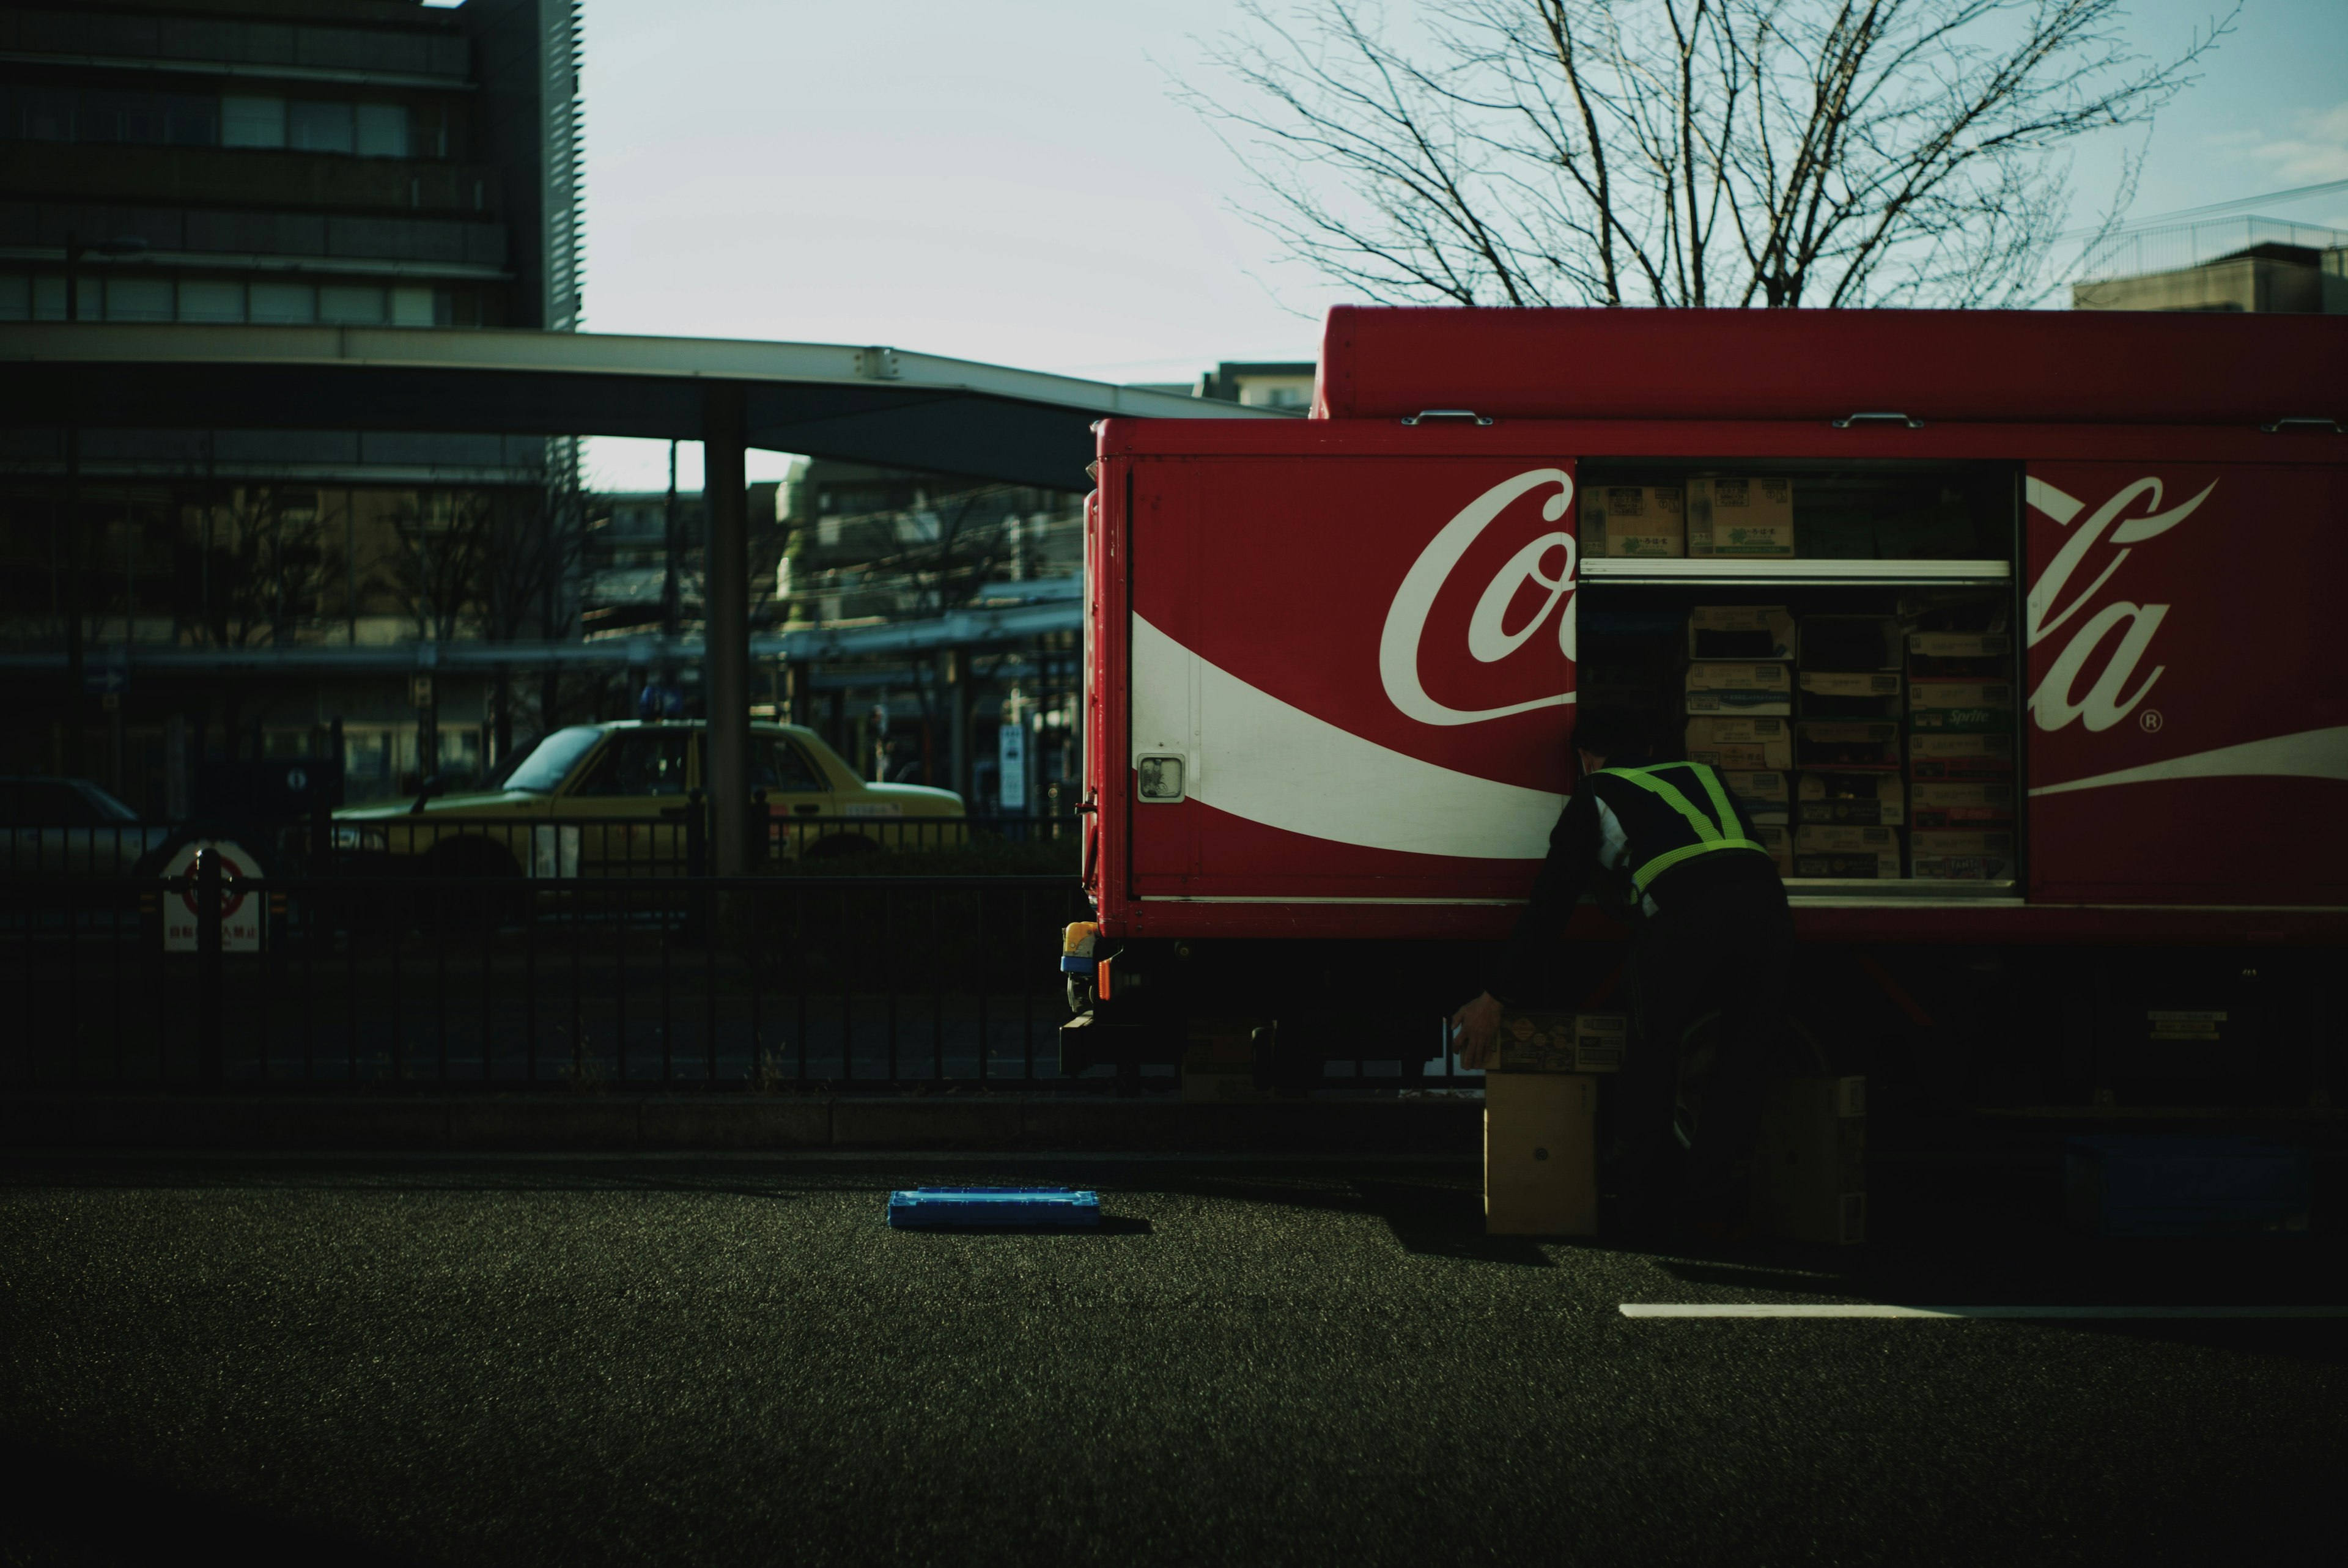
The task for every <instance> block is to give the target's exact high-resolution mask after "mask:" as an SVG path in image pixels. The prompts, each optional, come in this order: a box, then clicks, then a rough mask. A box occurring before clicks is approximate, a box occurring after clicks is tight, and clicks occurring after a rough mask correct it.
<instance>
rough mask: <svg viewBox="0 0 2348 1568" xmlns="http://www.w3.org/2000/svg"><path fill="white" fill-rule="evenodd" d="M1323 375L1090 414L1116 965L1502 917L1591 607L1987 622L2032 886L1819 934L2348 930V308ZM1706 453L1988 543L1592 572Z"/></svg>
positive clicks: (1093, 708)
mask: <svg viewBox="0 0 2348 1568" xmlns="http://www.w3.org/2000/svg"><path fill="white" fill-rule="evenodd" d="M1320 378H1321V379H1320V386H1319V390H1318V394H1317V396H1316V402H1315V408H1314V414H1315V417H1313V418H1311V419H1306V420H1297V421H1292V422H1281V423H1272V422H1262V423H1257V422H1245V423H1242V422H1235V421H1219V420H1200V421H1195V422H1193V421H1134V420H1110V421H1107V422H1105V423H1104V424H1103V425H1101V426H1100V430H1099V454H1100V464H1099V467H1098V490H1097V494H1096V496H1095V497H1094V503H1093V506H1092V508H1091V513H1090V523H1089V528H1088V546H1087V548H1088V559H1087V568H1088V578H1087V581H1088V585H1089V586H1088V591H1089V594H1090V605H1089V616H1088V620H1087V625H1086V638H1087V647H1086V682H1087V692H1086V724H1087V734H1086V747H1085V755H1086V767H1087V770H1088V776H1087V779H1086V790H1087V795H1088V799H1089V801H1090V804H1091V806H1092V811H1093V815H1091V816H1090V817H1089V819H1088V832H1089V834H1090V835H1091V837H1090V839H1089V842H1088V845H1087V856H1086V865H1087V879H1088V891H1089V892H1090V893H1091V894H1092V896H1093V897H1094V899H1095V902H1096V906H1097V909H1098V912H1099V917H1100V922H1101V930H1102V934H1103V936H1104V937H1105V938H1109V939H1110V940H1111V941H1112V942H1114V941H1117V940H1128V941H1141V940H1147V939H1150V938H1174V939H1177V940H1183V941H1190V940H1200V941H1208V940H1223V939H1231V940H1241V939H1256V938H1282V939H1298V938H1304V939H1313V938H1319V939H1333V940H1345V941H1352V940H1362V939H1378V940H1381V941H1395V942H1423V941H1426V940H1430V939H1441V940H1446V941H1457V939H1460V938H1495V937H1498V936H1500V935H1501V934H1503V933H1504V932H1505V931H1506V930H1507V929H1508V927H1509V923H1510V922H1511V921H1512V919H1513V918H1514V917H1515V913H1516V911H1517V909H1518V908H1519V907H1520V904H1521V901H1522V899H1523V897H1525V894H1526V891H1527V889H1528V887H1529V883H1530V880H1531V878H1532V876H1533V874H1534V871H1535V869H1536V868H1537V866H1538V865H1539V862H1540V856H1541V855H1542V853H1543V851H1544V849H1545V847H1546V839H1547V834H1548V830H1549V828H1550V825H1551V824H1552V823H1553V822H1554V820H1555V818H1556V816H1557V814H1558V812H1559V810H1560V807H1561V805H1562V804H1563V801H1564V799H1565V798H1566V796H1567V794H1568V793H1569V792H1570V789H1571V787H1572V783H1573V781H1572V776H1571V772H1570V767H1571V764H1570V760H1569V759H1570V747H1569V744H1568V741H1569V738H1570V733H1571V727H1572V723H1573V717H1574V714H1575V712H1577V703H1578V702H1579V700H1580V699H1581V696H1582V695H1583V694H1584V692H1585V688H1586V682H1585V671H1584V669H1583V658H1582V655H1583V654H1584V653H1585V652H1586V651H1587V650H1588V648H1589V647H1590V646H1591V637H1592V635H1593V633H1592V627H1593V626H1596V625H1598V624H1600V622H1601V621H1604V622H1605V623H1606V624H1610V625H1611V624H1616V623H1621V624H1630V621H1631V620H1635V619H1636V617H1637V616H1639V615H1647V616H1649V617H1650V619H1652V618H1653V614H1655V613H1659V612H1664V611H1671V612H1684V610H1685V609H1686V608H1687V607H1688V606H1689V605H1690V604H1692V603H1712V602H1733V603H1739V604H1756V603H1769V602H1773V601H1783V600H1789V599H1792V600H1798V599H1800V598H1801V596H1803V595H1805V594H1807V595H1809V596H1810V602H1811V603H1812V604H1813V605H1814V606H1816V605H1826V606H1828V607H1829V608H1840V607H1844V606H1846V605H1848V606H1851V607H1856V608H1859V609H1862V610H1867V611H1869V612H1872V611H1873V610H1876V609H1879V608H1883V609H1885V610H1886V612H1887V613H1889V607H1892V606H1894V605H1895V604H1897V605H1900V606H1908V605H1914V604H1924V605H1931V604H1937V603H1940V602H1941V601H1942V600H1946V599H1948V598H1949V596H1951V595H1960V596H1962V595H1965V594H1970V595H1972V600H1968V601H1967V602H1969V603H1971V604H1972V605H1973V606H1974V609H1975V612H1976V613H1980V612H1981V610H1982V607H1984V606H1987V607H1991V608H1992V609H1993V610H1994V612H1995V617H1996V619H1995V624H1997V625H1999V626H2002V627H2003V628H2005V629H2006V630H2008V631H2010V633H2011V634H2012V638H2013V648H2014V651H2015V655H2016V661H2017V662H2016V665H2015V667H2014V669H2013V678H2014V679H2015V682H2016V683H2017V690H2016V692H2015V693H2014V708H2015V717H2014V729H2015V732H2016V743H2015V746H2014V759H2013V774H2012V775H2011V776H2012V778H2013V784H2014V797H2015V799H2016V800H2017V801H2018V802H2019V803H2020V810H2019V812H2018V814H2017V817H2018V819H2017V820H2016V821H2015V822H2013V825H2012V832H2013V835H2014V837H2015V838H2016V839H2017V840H2018V846H2017V849H2016V854H2015V866H2016V869H2015V872H2014V875H2013V876H2012V877H2011V878H2001V879H1999V880H1996V881H1993V882H1987V881H1984V882H1971V883H1968V882H1962V881H1942V880H1937V879H1931V878H1924V879H1915V878H1905V879H1900V880H1897V881H1889V880H1887V881H1883V882H1880V883H1878V884H1867V883H1853V882H1847V881H1838V880H1831V879H1828V880H1818V881H1806V880H1804V879H1799V878H1797V879H1795V880H1793V881H1792V882H1790V883H1789V886H1790V887H1791V890H1792V891H1793V893H1794V897H1795V907H1796V911H1797V927H1798V928H1799V929H1800V931H1801V932H1802V934H1803V936H1804V937H1805V938H1807V939H1809V940H1811V941H1820V942H1833V941H1849V942H1858V941H1865V942H1900V941H1913V942H1961V943H2003V944H2036V943H2050V942H2066V943H2080V942H2084V943H2100V944H2113V945H2121V946H2127V945H2133V944H2142V943H2187V944H2209V945H2215V946H2224V945H2229V944H2240V943H2256V944H2271V943H2284V944H2310V943H2312V944H2332V943H2337V942H2339V941H2341V940H2342V939H2343V938H2348V836H2343V835H2342V834H2341V833H2340V832H2338V831H2337V828H2336V824H2337V823H2338V822H2339V821H2340V820H2341V819H2342V816H2343V812H2348V675H2343V653H2342V646H2341V645H2342V644H2343V641H2348V616H2343V613H2342V603H2343V592H2348V435H2343V434H2342V433H2341V426H2342V425H2348V319H2339V318H2321V317H2317V318H2309V317H2292V318H2283V317H2217V316H2150V315H2137V314H2117V313H2108V314H2107V313H2078V314H2055V313H1930V312H1915V313H1857V312H1852V313H1836V312H1816V313H1809V312H1730V311H1722V312H1653V311H1619V312H1598V311H1460V310H1391V311H1389V310H1368V309H1340V310H1337V311H1334V312H1333V313H1331V316H1330V319H1329V323H1328V326H1327V336H1326V343H1325V346H1324V351H1323V359H1322V362H1321V370H1320ZM1429 410H1454V411H1458V410H1465V411H1472V413H1473V414H1474V415H1475V416H1476V419H1468V418H1463V417H1456V416H1445V417H1436V418H1427V419H1423V420H1416V422H1414V420H1415V416H1416V415H1420V414H1421V413H1422V412H1423V411H1429ZM1854 415H1860V416H1866V415H1873V416H1875V417H1859V418H1854V417H1853V416H1854ZM1887 415H1899V416H1900V417H1897V418H1892V417H1886V416H1887ZM1477 420H1482V421H1486V422H1485V423H1478V422H1477ZM2335 421H2336V422H2337V423H2336V424H2335V423H2333V422H2335ZM1699 470H1701V471H1705V472H1715V473H1717V472H1723V471H1726V472H1737V471H1750V472H1755V473H1765V474H1766V473H1779V474H1786V475H1789V476H1793V477H1794V483H1795V485H1796V486H1797V487H1800V486H1803V485H1805V484H1809V483H1811V482H1812V478H1815V480H1816V482H1817V483H1818V484H1821V485H1823V484H1828V483H1844V482H1846V481H1848V482H1853V483H1877V482H1879V483H1882V484H1924V485H1928V486H1929V485H1932V484H1939V485H1941V486H1943V487H1944V488H1943V489H1942V490H1941V495H1942V496H1944V497H1946V496H1949V495H1953V494H1956V493H1957V488H1962V491H1963V494H1964V495H1966V496H1968V497H1973V499H1972V500H1971V501H1969V502H1967V503H1966V504H1967V505H1969V506H1971V507H1972V513H1971V514H1970V515H1971V517H1972V519H1973V521H1972V526H1975V527H1977V528H1979V529H1980V530H1981V534H1980V537H1981V538H1983V539H1985V540H1987V541H1988V542H1987V543H1986V544H1985V545H1984V546H1982V548H1980V549H1979V550H1977V551H1975V552H1974V553H1972V554H1969V555H1964V556H1951V555H1949V554H1948V553H1946V551H1945V550H1943V551H1941V552H1938V553H1935V554H1933V555H1931V556H1929V557H1918V558H1915V559H1768V560H1747V559H1727V558H1705V559H1669V560H1638V559H1620V558H1615V557H1608V556H1599V555H1593V554H1591V553H1589V552H1588V551H1587V550H1585V548H1583V546H1584V543H1585V541H1584V540H1583V538H1582V533H1583V519H1584V516H1585V507H1584V502H1585V497H1586V495H1587V489H1586V487H1590V486H1594V485H1597V484H1601V483H1606V482H1610V477H1623V476H1630V477H1637V476H1638V475H1639V474H1641V473H1643V472H1646V473H1658V472H1659V473H1669V474H1679V473H1684V472H1696V471H1699ZM1804 476H1809V477H1812V478H1806V477H1804ZM1852 476H1857V478H1856V479H1855V480H1854V479H1852V478H1851V477H1852ZM1948 487H1957V488H1948ZM1981 497H1987V499H1986V500H1983V499H1981ZM1870 595H1872V596H1874V597H1872V598H1869V596H1870ZM1610 607H1612V608H1610ZM1625 617H1628V618H1630V620H1626V619H1625ZM1593 618H1597V619H1593ZM1642 624H1644V623H1642ZM1584 918H1585V920H1594V919H1595V915H1594V912H1591V913H1588V914H1586V915H1585V917H1584ZM1592 928H1593V929H1594V928H1596V927H1592Z"/></svg>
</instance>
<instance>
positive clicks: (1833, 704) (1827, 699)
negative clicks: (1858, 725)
mask: <svg viewBox="0 0 2348 1568" xmlns="http://www.w3.org/2000/svg"><path fill="white" fill-rule="evenodd" d="M1800 686H1801V711H1802V717H1804V718H1805V719H1846V720H1856V721H1860V722H1866V721H1870V720H1885V719H1897V718H1898V717H1900V707H1901V704H1900V676H1899V674H1898V673H1897V672H1896V671H1889V670H1876V671H1832V670H1826V671H1810V670H1805V671H1802V673H1801V676H1800Z"/></svg>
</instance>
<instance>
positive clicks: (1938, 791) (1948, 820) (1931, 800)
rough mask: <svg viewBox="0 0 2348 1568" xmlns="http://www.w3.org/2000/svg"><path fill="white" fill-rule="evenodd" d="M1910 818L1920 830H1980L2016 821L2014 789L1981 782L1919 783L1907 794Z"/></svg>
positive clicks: (2004, 785)
mask: <svg viewBox="0 0 2348 1568" xmlns="http://www.w3.org/2000/svg"><path fill="white" fill-rule="evenodd" d="M1908 797H1909V807H1908V810H1909V815H1910V817H1911V818H1912V819H1913V821H1914V823H1915V825H1916V826H1918V827H1977V826H1980V825H1984V824H1995V823H2010V822H2012V821H2013V810H2014V801H2013V785H2012V784H2005V783H1993V782H1989V781H1985V780H1980V779H1971V780H1966V781H1964V782H1962V783H1948V782H1945V781H1942V782H1925V781H1919V782H1918V783H1917V784H1915V785H1914V786H1913V787H1912V788H1910V790H1909V792H1908Z"/></svg>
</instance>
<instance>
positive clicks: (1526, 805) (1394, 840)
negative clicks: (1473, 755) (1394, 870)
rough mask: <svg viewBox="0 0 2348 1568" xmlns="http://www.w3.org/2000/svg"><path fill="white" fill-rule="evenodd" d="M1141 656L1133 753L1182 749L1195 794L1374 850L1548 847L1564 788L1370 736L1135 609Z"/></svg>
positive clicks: (1534, 851)
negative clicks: (1430, 757) (1510, 779)
mask: <svg viewBox="0 0 2348 1568" xmlns="http://www.w3.org/2000/svg"><path fill="white" fill-rule="evenodd" d="M1132 652H1133V743H1134V749H1135V750H1136V752H1137V753H1138V752H1149V751H1158V750H1161V749H1162V750H1168V751H1179V752H1180V753H1183V754H1184V755H1185V756H1186V757H1187V758H1188V759H1189V796H1190V798H1191V799H1193V800H1197V801H1202V802H1204V803H1205V804H1208V805H1211V806H1213V807H1214V808H1215V809H1216V810H1218V811H1226V812H1229V813H1231V815H1233V816H1242V817H1245V818H1247V819H1248V820H1249V821H1251V822H1260V823H1262V824H1264V825H1267V826H1270V827H1277V828H1280V829H1282V830H1283V831H1285V832H1288V833H1301V834H1305V835H1309V836H1311V837H1313V838H1323V839H1329V840H1331V841H1333V842H1335V843H1338V844H1357V845H1363V846H1364V847H1365V848H1370V849H1391V850H1398V851H1401V852H1403V853H1405V854H1410V855H1447V856H1458V857H1461V858H1464V859H1474V860H1538V859H1540V857H1541V856H1543V855H1544V854H1546V853H1548V849H1549V830H1550V828H1551V827H1552V826H1554V825H1556V823H1557V816H1558V813H1559V812H1560V811H1561V810H1563V809H1564V807H1565V797H1564V796H1563V795H1560V794H1549V793H1547V792H1546V791H1542V790H1535V789H1527V788H1525V787H1524V786H1522V785H1520V784H1502V783H1500V782H1499V781H1498V780H1497V779H1488V778H1478V776H1476V775H1475V774H1464V773H1460V772H1457V770H1455V769H1452V768H1447V767H1441V766H1438V765H1437V764H1434V763H1430V762H1424V761H1422V760H1420V759H1419V758H1417V757H1413V756H1406V755H1405V754H1404V753H1401V752H1396V751H1391V750H1388V749H1387V748H1386V747H1385V746H1381V745H1379V744H1378V743H1376V742H1375V741H1366V740H1364V739H1363V738H1362V737H1361V736H1359V735H1356V734H1354V733H1351V732H1349V731H1346V730H1341V729H1339V728H1338V727H1337V726H1336V725H1334V724H1332V723H1328V722H1327V721H1326V720H1323V719H1316V718H1314V717H1313V715H1312V714H1310V713H1308V712H1304V710H1303V709H1302V708H1298V707H1293V706H1292V705H1291V704H1289V703H1286V702H1282V701H1281V700H1280V699H1279V698H1277V697H1275V696H1272V694H1271V693H1270V692H1262V691H1259V690H1257V689H1256V688H1255V687H1253V686H1251V685H1249V684H1248V683H1247V682H1244V681H1242V680H1241V679H1240V678H1239V677H1238V676H1236V675H1233V674H1231V673H1230V672H1229V671H1224V670H1221V669H1218V668H1217V667H1216V666H1215V665H1213V664H1211V663H1210V662H1208V661H1206V660H1204V659H1201V658H1200V657H1199V655H1198V654H1196V653H1194V652H1192V651H1190V650H1189V649H1188V648H1185V647H1184V646H1182V644H1181V643H1179V642H1177V641H1175V640H1174V639H1173V638H1171V637H1169V636H1168V635H1167V634H1166V633H1164V632H1163V631H1160V630H1158V628H1156V627H1154V626H1152V625H1150V624H1149V622H1148V621H1147V620H1143V619H1142V618H1141V617H1140V616H1138V615H1136V616H1135V617H1134V618H1133V651H1132ZM1151 809H1153V808H1151V807H1150V806H1148V805H1146V804H1137V805H1136V806H1135V807H1134V810H1135V811H1136V813H1137V814H1138V813H1143V812H1148V811H1149V810H1151Z"/></svg>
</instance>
